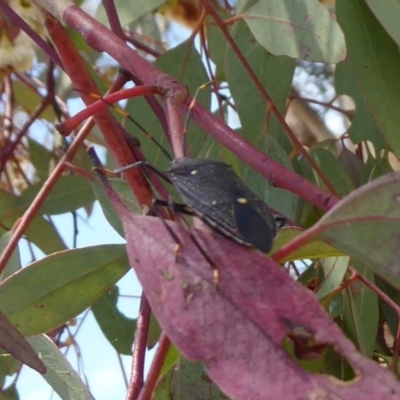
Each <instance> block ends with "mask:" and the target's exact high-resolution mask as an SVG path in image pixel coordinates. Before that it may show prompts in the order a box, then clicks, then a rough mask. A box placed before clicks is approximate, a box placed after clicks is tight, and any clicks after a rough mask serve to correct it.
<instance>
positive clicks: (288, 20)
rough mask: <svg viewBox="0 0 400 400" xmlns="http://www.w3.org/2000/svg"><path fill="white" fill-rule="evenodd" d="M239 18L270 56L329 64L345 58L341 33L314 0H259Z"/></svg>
mask: <svg viewBox="0 0 400 400" xmlns="http://www.w3.org/2000/svg"><path fill="white" fill-rule="evenodd" d="M242 17H243V18H244V19H245V21H246V23H247V24H248V25H249V28H250V29H251V31H252V32H253V34H254V37H255V38H256V40H257V41H258V42H259V43H260V44H261V45H262V46H263V47H264V48H265V49H266V50H268V51H269V52H270V53H272V54H275V55H287V56H289V57H293V58H301V59H303V60H306V61H311V62H315V61H319V62H330V63H337V62H339V61H342V60H344V58H345V57H346V44H345V40H344V35H343V32H342V31H341V29H340V27H339V25H338V24H337V23H336V21H335V19H334V18H333V16H332V15H331V14H330V13H329V11H328V10H327V9H326V8H325V7H324V6H323V5H321V4H319V2H317V1H315V0H298V1H292V0H269V1H263V0H261V1H259V2H257V4H255V5H254V6H252V7H251V8H249V9H248V10H247V11H246V12H245V14H244V15H242Z"/></svg>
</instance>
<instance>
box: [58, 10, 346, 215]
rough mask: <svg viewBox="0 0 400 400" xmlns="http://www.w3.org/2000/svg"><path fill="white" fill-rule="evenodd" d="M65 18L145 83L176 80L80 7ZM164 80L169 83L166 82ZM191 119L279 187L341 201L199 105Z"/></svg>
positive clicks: (319, 200) (315, 199) (325, 204)
mask: <svg viewBox="0 0 400 400" xmlns="http://www.w3.org/2000/svg"><path fill="white" fill-rule="evenodd" d="M62 17H63V19H64V21H65V22H66V24H67V25H68V26H70V27H71V28H73V29H77V30H78V31H79V32H80V33H81V34H82V35H83V37H84V38H85V40H86V42H87V43H88V45H89V46H92V47H94V48H96V49H98V50H99V51H105V52H106V53H108V54H109V55H110V56H112V57H113V58H115V59H116V60H117V61H118V62H119V63H120V64H121V65H122V66H123V67H124V68H125V69H126V70H128V71H130V72H131V73H132V74H134V75H135V76H137V77H138V79H140V81H142V82H143V83H144V84H154V83H155V82H158V80H159V78H160V77H161V76H164V77H166V78H168V79H169V82H173V81H174V80H173V79H172V78H170V77H168V76H166V75H165V74H163V73H162V72H161V71H159V70H158V69H157V68H156V67H155V66H154V65H152V64H151V63H149V62H148V61H147V60H145V59H144V58H142V57H141V56H140V55H139V54H138V53H136V52H134V51H132V50H131V49H130V48H129V47H128V46H127V45H126V43H124V42H123V41H122V40H120V39H119V38H118V37H117V36H115V35H114V34H112V32H111V31H110V30H108V29H107V28H106V27H105V26H103V25H101V24H100V23H99V22H97V21H96V20H94V19H93V18H91V17H90V16H88V15H87V14H85V12H84V11H82V10H81V9H79V8H78V7H75V6H69V7H67V8H65V10H64V12H63V14H62ZM164 81H165V82H166V79H165V80H164ZM190 102H191V99H190V98H189V99H187V100H186V102H185V110H184V111H187V108H188V106H189V104H190ZM191 117H193V119H194V121H195V122H196V123H197V125H199V126H200V128H202V129H204V130H205V131H206V132H208V133H209V134H210V135H211V136H213V137H214V138H215V139H216V140H217V141H219V142H220V143H221V144H222V145H223V146H225V147H226V148H228V149H229V150H231V151H232V152H233V153H235V154H237V155H238V156H239V157H240V158H241V159H242V160H243V161H245V162H246V163H247V164H248V165H249V166H250V167H252V168H253V169H254V170H256V171H257V172H259V173H260V174H261V175H262V176H264V177H265V178H267V179H268V180H269V181H270V182H271V183H273V184H275V185H276V186H278V187H280V188H283V189H286V190H289V191H291V192H292V193H295V194H297V195H298V196H299V197H301V198H303V199H305V200H307V201H309V202H311V203H312V204H314V205H316V206H317V207H319V208H321V209H323V210H329V209H330V208H331V207H332V206H333V205H334V204H335V203H336V202H337V201H338V200H339V199H338V197H337V196H334V195H332V194H330V193H327V192H326V191H324V190H323V189H321V188H319V187H318V186H316V185H315V184H313V183H311V182H310V181H308V180H306V179H304V178H303V177H301V176H300V175H298V174H296V173H294V172H293V171H290V170H288V169H286V168H285V167H283V166H282V165H281V164H279V163H277V162H276V161H274V160H273V159H272V158H270V157H269V156H268V155H266V154H264V153H262V152H261V151H259V150H258V149H256V148H255V147H253V146H251V145H250V144H249V143H248V142H246V141H245V140H244V139H242V138H241V137H240V136H238V135H237V134H236V132H234V131H233V130H232V129H231V128H229V127H228V126H227V125H225V124H224V123H223V122H222V121H220V120H219V119H218V118H216V117H215V116H214V115H213V114H211V113H210V112H209V111H208V110H206V109H205V108H203V107H202V106H201V105H200V104H198V103H197V104H196V105H195V107H194V108H193V110H192V113H191Z"/></svg>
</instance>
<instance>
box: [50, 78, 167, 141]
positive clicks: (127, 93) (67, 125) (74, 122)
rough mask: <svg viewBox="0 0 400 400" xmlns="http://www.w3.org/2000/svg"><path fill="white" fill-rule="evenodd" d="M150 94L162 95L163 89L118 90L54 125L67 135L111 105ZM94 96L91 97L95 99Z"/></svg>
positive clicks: (158, 87)
mask: <svg viewBox="0 0 400 400" xmlns="http://www.w3.org/2000/svg"><path fill="white" fill-rule="evenodd" d="M150 94H158V95H162V94H163V88H162V87H161V86H155V85H150V86H135V87H132V88H129V89H124V90H120V91H118V92H114V93H110V94H108V95H106V96H104V97H101V98H100V99H99V100H96V101H94V103H92V104H90V105H88V106H87V107H86V108H85V109H83V110H82V111H79V112H78V113H77V114H75V115H74V116H73V117H71V118H69V119H68V120H67V121H65V122H63V123H61V124H58V125H56V127H57V129H58V130H59V132H60V133H61V134H62V135H63V136H67V135H69V134H70V133H71V132H72V131H73V130H74V129H76V128H77V127H78V125H80V124H81V123H82V122H83V121H84V120H85V119H87V118H89V117H92V116H93V115H95V114H98V113H100V112H102V111H104V110H106V109H107V108H108V107H109V106H110V105H111V104H115V103H117V102H118V101H121V100H126V99H130V98H132V97H137V96H145V95H150ZM96 97H98V96H96V95H94V96H93V98H94V99H95V98H96Z"/></svg>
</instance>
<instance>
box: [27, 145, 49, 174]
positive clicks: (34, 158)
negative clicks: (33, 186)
mask: <svg viewBox="0 0 400 400" xmlns="http://www.w3.org/2000/svg"><path fill="white" fill-rule="evenodd" d="M28 141H29V156H30V158H31V162H32V164H33V165H34V166H35V170H36V173H37V174H38V176H39V178H41V179H46V178H47V177H48V176H49V173H50V167H51V165H50V162H51V160H52V159H53V155H52V153H51V152H50V151H49V150H47V149H46V148H45V147H44V146H42V145H41V144H39V143H38V142H36V140H33V139H31V138H28Z"/></svg>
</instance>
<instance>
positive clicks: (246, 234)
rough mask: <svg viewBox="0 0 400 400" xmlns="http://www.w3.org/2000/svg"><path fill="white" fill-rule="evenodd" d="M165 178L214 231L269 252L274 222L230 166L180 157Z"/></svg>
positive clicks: (274, 229) (274, 227) (265, 207)
mask: <svg viewBox="0 0 400 400" xmlns="http://www.w3.org/2000/svg"><path fill="white" fill-rule="evenodd" d="M166 174H167V176H168V178H169V179H170V180H171V182H172V184H173V185H174V186H175V188H176V190H177V191H178V193H179V194H180V196H181V198H182V200H183V202H184V203H185V204H186V205H187V206H189V207H190V208H191V209H192V210H193V212H194V213H195V214H196V215H197V216H199V217H200V218H201V219H202V220H203V221H204V222H206V223H207V224H208V225H210V226H211V227H212V228H213V229H215V230H217V231H219V232H220V233H222V234H224V235H225V236H228V237H230V238H232V239H234V240H236V241H237V242H238V243H241V244H243V245H246V246H250V247H255V248H257V249H259V250H261V251H262V252H264V253H268V252H269V251H270V250H271V248H272V244H273V239H274V237H275V235H276V230H277V227H276V220H275V218H274V216H273V215H272V213H271V211H270V210H269V208H268V206H267V205H266V204H265V203H264V202H263V201H262V200H261V199H260V198H259V197H258V196H256V195H255V194H254V193H253V192H252V191H251V190H250V189H249V188H248V187H247V186H246V185H245V184H244V183H243V182H242V180H241V179H240V178H239V177H238V176H237V175H236V174H235V172H234V171H233V168H232V167H231V166H230V165H228V164H225V163H224V162H221V161H215V160H210V159H206V158H203V159H201V158H200V159H192V158H186V157H183V158H178V159H175V160H174V161H173V162H172V166H171V168H170V169H169V170H168V171H166ZM277 219H278V220H279V221H281V223H282V222H283V219H281V218H277Z"/></svg>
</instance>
